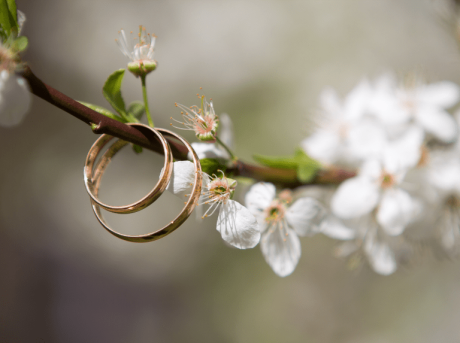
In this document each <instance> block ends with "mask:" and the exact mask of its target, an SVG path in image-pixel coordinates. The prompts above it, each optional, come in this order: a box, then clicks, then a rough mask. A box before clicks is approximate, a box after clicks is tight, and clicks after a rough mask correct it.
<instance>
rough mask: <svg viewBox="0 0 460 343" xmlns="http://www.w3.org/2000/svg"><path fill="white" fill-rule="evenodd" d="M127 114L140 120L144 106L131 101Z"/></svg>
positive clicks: (138, 102)
mask: <svg viewBox="0 0 460 343" xmlns="http://www.w3.org/2000/svg"><path fill="white" fill-rule="evenodd" d="M128 113H129V114H130V115H132V116H133V117H134V118H136V119H138V120H140V119H141V118H142V116H143V115H144V113H145V106H144V104H143V103H142V102H140V101H133V102H132V103H130V104H129V106H128Z"/></svg>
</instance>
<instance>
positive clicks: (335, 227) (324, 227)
mask: <svg viewBox="0 0 460 343" xmlns="http://www.w3.org/2000/svg"><path fill="white" fill-rule="evenodd" d="M321 233H323V234H325V235H326V236H329V237H331V238H334V239H340V240H349V239H353V238H355V237H356V232H355V230H353V229H351V228H349V227H348V226H346V225H345V224H343V223H342V222H341V221H340V220H339V219H338V218H336V217H334V216H333V215H329V216H328V217H327V218H326V219H325V220H324V221H323V222H322V224H321Z"/></svg>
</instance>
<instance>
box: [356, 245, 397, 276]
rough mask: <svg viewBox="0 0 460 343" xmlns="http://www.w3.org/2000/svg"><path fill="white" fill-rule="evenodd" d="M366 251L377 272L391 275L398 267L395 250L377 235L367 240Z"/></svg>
mask: <svg viewBox="0 0 460 343" xmlns="http://www.w3.org/2000/svg"><path fill="white" fill-rule="evenodd" d="M364 251H365V253H366V255H367V258H368V259H369V264H370V265H371V266H372V268H373V269H374V271H375V272H376V273H379V274H382V275H390V274H393V273H394V272H395V271H396V269H397V268H398V265H397V263H396V259H395V256H394V253H393V251H392V250H391V249H390V247H389V246H388V245H387V244H385V243H384V242H379V241H377V237H373V238H370V237H369V239H367V240H366V242H365V244H364Z"/></svg>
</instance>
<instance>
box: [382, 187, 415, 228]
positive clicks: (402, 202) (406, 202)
mask: <svg viewBox="0 0 460 343" xmlns="http://www.w3.org/2000/svg"><path fill="white" fill-rule="evenodd" d="M416 214H417V205H416V202H415V201H414V200H413V199H412V197H411V196H410V195H409V194H408V193H407V192H406V191H403V190H402V189H400V188H393V189H389V190H386V191H385V192H383V195H382V200H381V201H380V206H379V209H378V212H377V221H378V223H379V224H380V225H381V226H382V228H383V229H384V230H385V232H386V233H387V234H389V235H390V236H398V235H400V234H401V233H403V231H404V229H405V228H406V226H407V224H409V223H410V222H411V221H412V219H413V218H414V217H415V215H416Z"/></svg>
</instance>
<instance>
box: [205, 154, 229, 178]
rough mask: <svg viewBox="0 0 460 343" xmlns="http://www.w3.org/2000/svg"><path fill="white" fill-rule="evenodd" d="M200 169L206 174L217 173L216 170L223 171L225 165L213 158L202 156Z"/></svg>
mask: <svg viewBox="0 0 460 343" xmlns="http://www.w3.org/2000/svg"><path fill="white" fill-rule="evenodd" d="M200 163H201V170H202V171H203V172H205V173H206V174H208V175H212V174H217V171H218V170H222V171H223V172H225V170H226V169H227V167H226V166H225V165H223V164H220V163H219V161H218V160H216V159H215V158H203V159H201V160H200Z"/></svg>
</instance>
